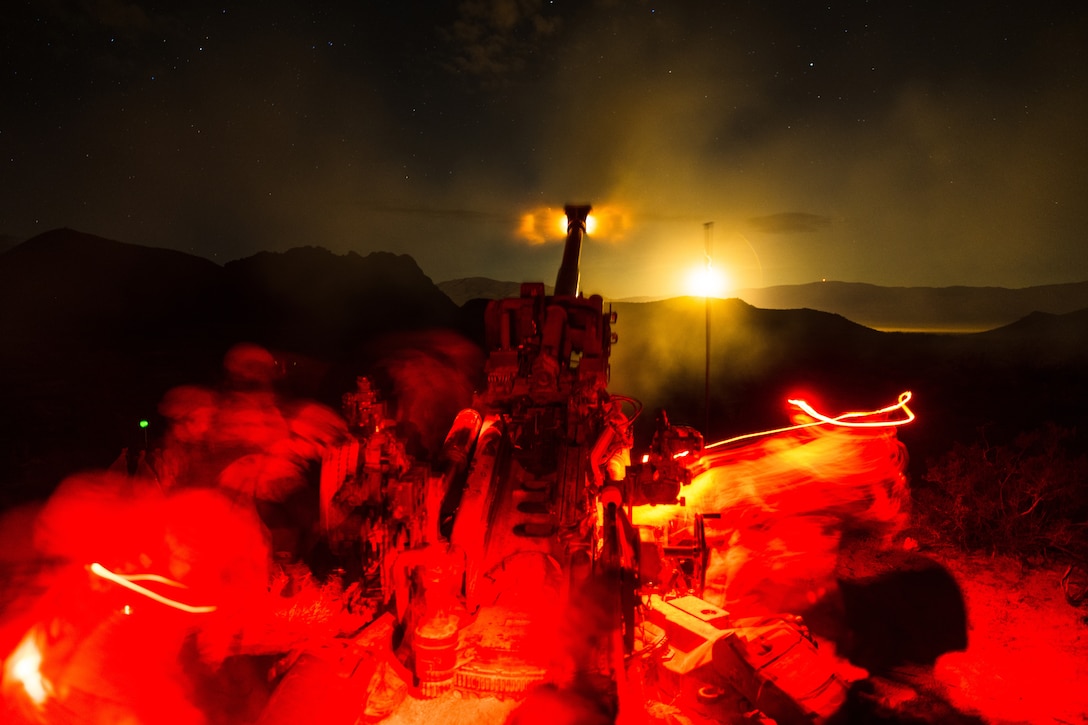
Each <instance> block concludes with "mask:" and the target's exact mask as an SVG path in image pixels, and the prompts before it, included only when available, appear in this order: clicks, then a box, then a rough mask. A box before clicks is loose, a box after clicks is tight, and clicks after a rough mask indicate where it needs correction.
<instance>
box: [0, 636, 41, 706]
mask: <svg viewBox="0 0 1088 725" xmlns="http://www.w3.org/2000/svg"><path fill="white" fill-rule="evenodd" d="M41 665H42V652H41V649H39V648H38V642H37V638H36V636H35V630H33V629H32V630H31V631H30V632H28V633H27V635H26V637H24V638H23V641H22V642H21V643H20V644H19V646H18V647H16V648H15V651H14V652H12V653H11V656H10V657H9V658H8V660H7V663H6V664H5V666H4V678H5V679H7V680H9V681H14V682H18V683H19V684H21V685H22V686H23V690H24V691H25V692H26V694H27V696H28V697H29V698H30V699H31V701H32V702H33V703H34V704H35V705H38V706H40V705H42V704H43V703H44V702H45V700H46V698H47V697H48V696H49V694H50V692H51V691H52V686H51V685H50V683H49V681H48V680H46V679H45V678H44V677H43V676H42V673H41Z"/></svg>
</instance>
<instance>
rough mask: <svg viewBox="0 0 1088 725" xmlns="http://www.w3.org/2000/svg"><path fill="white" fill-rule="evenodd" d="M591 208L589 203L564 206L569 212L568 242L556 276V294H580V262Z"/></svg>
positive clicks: (571, 295) (574, 295) (569, 295)
mask: <svg viewBox="0 0 1088 725" xmlns="http://www.w3.org/2000/svg"><path fill="white" fill-rule="evenodd" d="M590 209H592V207H591V206H590V205H589V204H567V205H566V206H565V207H563V211H564V212H566V214H567V243H566V245H565V246H564V247H563V262H562V264H560V265H559V274H558V275H557V276H556V278H555V294H556V295H565V296H568V297H577V296H578V287H579V283H580V281H581V279H580V278H581V272H579V270H578V264H579V260H580V259H581V257H582V237H584V236H585V234H586V218H587V217H589V211H590Z"/></svg>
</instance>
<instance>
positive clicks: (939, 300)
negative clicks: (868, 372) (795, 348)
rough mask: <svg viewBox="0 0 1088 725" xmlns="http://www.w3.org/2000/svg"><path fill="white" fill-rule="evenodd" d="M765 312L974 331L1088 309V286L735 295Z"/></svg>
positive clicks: (854, 287)
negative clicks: (813, 312)
mask: <svg viewBox="0 0 1088 725" xmlns="http://www.w3.org/2000/svg"><path fill="white" fill-rule="evenodd" d="M735 296H736V297H739V298H740V299H742V300H744V301H745V302H747V303H749V304H751V305H755V306H756V307H761V308H764V309H779V310H785V309H801V308H808V309H813V310H821V311H823V312H833V313H835V314H837V315H842V316H843V317H845V318H847V319H849V320H852V321H854V322H856V323H858V324H859V325H865V326H866V327H871V328H873V329H875V330H888V331H892V330H902V331H919V332H975V331H980V330H992V329H994V328H997V327H1001V326H1003V325H1008V324H1010V323H1013V322H1016V321H1017V320H1019V319H1021V318H1024V317H1026V316H1028V315H1029V314H1031V313H1032V312H1047V313H1050V314H1056V315H1061V314H1066V313H1068V312H1076V311H1077V310H1083V309H1086V308H1088V282H1074V283H1069V284H1055V285H1045V286H1039V287H1024V288H1021V289H1007V288H1004V287H878V286H876V285H871V284H859V283H853V282H814V283H812V284H802V285H789V286H780V287H765V288H762V289H745V290H740V291H738V292H737V293H736V294H735Z"/></svg>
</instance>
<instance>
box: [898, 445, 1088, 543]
mask: <svg viewBox="0 0 1088 725" xmlns="http://www.w3.org/2000/svg"><path fill="white" fill-rule="evenodd" d="M1077 442H1078V441H1077V435H1076V431H1075V430H1072V429H1067V428H1062V427H1059V426H1056V425H1053V424H1048V425H1046V426H1044V427H1042V428H1039V429H1036V430H1032V431H1029V432H1026V433H1021V434H1020V435H1018V436H1016V438H1015V439H1013V440H1012V441H1011V442H1010V443H1007V444H1002V445H993V444H990V443H989V442H988V441H987V439H986V436H985V432H984V431H983V432H982V433H981V435H980V440H978V441H977V442H975V443H973V444H971V445H963V444H959V443H957V444H956V445H955V446H954V447H953V448H952V450H951V451H949V452H948V453H946V454H944V455H943V456H942V457H940V458H938V459H936V460H931V461H929V462H928V465H927V469H928V471H927V474H926V476H925V478H926V481H925V482H924V483H923V485H921V486H919V487H918V488H917V490H916V491H915V514H916V521H915V523H916V524H917V525H919V526H921V527H923V528H928V529H929V530H930V532H931V533H932V534H933V535H934V536H935V537H936V538H938V539H940V540H942V541H945V542H947V543H952V544H954V545H956V546H958V547H960V548H962V549H964V550H967V551H986V552H990V553H999V554H1008V555H1012V556H1016V557H1019V558H1020V559H1022V560H1028V559H1034V558H1038V557H1047V556H1049V555H1053V554H1059V553H1060V554H1064V555H1066V556H1072V557H1074V558H1077V559H1082V560H1088V456H1085V454H1084V453H1083V447H1082V446H1078V445H1077Z"/></svg>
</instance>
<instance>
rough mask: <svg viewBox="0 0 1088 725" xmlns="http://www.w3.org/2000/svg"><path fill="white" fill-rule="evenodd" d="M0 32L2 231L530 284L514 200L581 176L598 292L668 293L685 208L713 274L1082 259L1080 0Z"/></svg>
mask: <svg viewBox="0 0 1088 725" xmlns="http://www.w3.org/2000/svg"><path fill="white" fill-rule="evenodd" d="M431 8H438V9H431ZM0 38H2V57H3V63H2V72H3V74H2V80H0V83H2V86H0V163H2V164H3V171H2V174H0V234H2V235H4V238H3V241H2V243H0V248H3V247H6V246H10V245H11V244H13V243H15V242H17V241H19V240H22V239H26V238H28V237H30V236H33V235H35V234H37V233H40V232H42V231H46V230H48V229H53V228H57V227H64V226H66V227H72V228H75V229H78V230H81V231H85V232H90V233H93V234H98V235H100V236H105V237H109V238H112V239H117V240H120V241H125V242H131V243H136V244H144V245H149V246H160V247H169V248H174V249H180V250H184V251H189V252H191V253H194V254H199V255H202V256H207V257H209V258H211V259H213V260H216V261H218V262H226V261H229V260H231V259H237V258H239V257H244V256H248V255H251V254H254V253H256V252H258V251H261V250H272V251H277V250H284V249H288V248H291V247H295V246H302V245H317V246H322V247H326V248H328V249H330V250H333V251H335V252H337V253H344V252H347V251H349V250H354V251H356V252H359V253H361V254H366V253H368V252H371V251H377V250H385V251H392V252H398V253H408V254H411V255H412V256H413V257H414V258H415V259H416V260H417V261H418V262H419V264H420V266H421V267H422V268H423V270H424V272H425V273H427V274H428V275H429V276H430V277H431V278H432V279H434V280H435V281H436V282H437V281H443V280H446V279H452V278H457V277H466V276H488V277H494V278H498V279H507V280H513V281H523V280H532V279H541V280H543V281H546V282H548V283H551V282H552V281H554V278H555V270H556V269H557V267H558V261H559V258H560V256H561V251H560V248H559V246H558V244H557V243H558V242H560V241H561V239H562V235H561V233H560V232H559V231H558V229H557V228H555V229H553V228H551V223H550V222H548V223H545V218H546V214H544V213H542V212H540V211H539V210H541V209H543V208H545V207H552V208H553V209H559V208H561V207H562V205H563V204H564V203H565V202H580V201H590V202H592V203H593V204H594V205H595V207H597V208H598V209H599V211H600V215H599V228H598V230H597V232H595V233H594V235H593V236H592V237H591V239H590V240H589V241H588V242H587V244H586V246H585V248H584V250H583V257H582V261H583V264H582V280H583V287H584V289H586V290H587V291H591V292H592V291H596V292H601V293H604V294H605V295H608V296H612V297H626V296H634V295H667V294H682V293H683V292H684V291H685V288H684V280H685V278H686V276H687V272H688V271H689V270H690V269H692V268H694V267H698V266H699V265H700V264H702V262H703V259H704V256H703V252H704V242H705V240H706V234H705V228H704V222H710V221H713V222H714V226H713V230H712V234H711V235H710V236H711V241H712V246H713V257H714V263H715V266H717V267H719V268H723V269H725V270H726V272H727V274H729V275H730V277H731V278H732V284H733V285H734V286H735V287H756V286H769V285H777V284H796V283H805V282H811V281H816V280H820V279H829V280H832V279H833V280H843V281H855V282H870V283H875V284H881V285H904V286H916V285H917V286H947V285H959V284H963V285H1000V286H1007V287H1023V286H1029V285H1037V284H1049V283H1059V282H1073V281H1081V280H1086V279H1088V239H1086V238H1085V229H1086V228H1088V172H1086V170H1088V133H1086V125H1088V124H1086V122H1085V119H1086V118H1088V62H1086V61H1088V58H1086V55H1088V4H1084V3H1077V2H1045V1H1044V2H1015V3H1008V2H1000V1H999V2H981V1H968V2H931V3H912V2H892V1H891V0H881V1H879V2H877V1H874V2H851V3H840V2H831V1H828V0H825V1H824V2H819V3H816V2H755V1H753V2H724V3H711V2H675V1H674V2H669V1H668V0H662V1H661V2H639V1H637V0H632V1H630V2H626V1H622V0H587V1H585V2H582V1H575V0H554V1H553V2H548V1H547V0H465V1H463V2H449V3H411V2H392V1H391V2H366V1H364V0H359V1H357V2H347V1H343V2H306V1H304V0H296V1H295V2H289V1H286V0H253V1H252V2H245V3H223V4H214V5H213V4H209V3H205V2H169V3H168V2H127V1H126V0H31V1H30V2H26V1H24V0H11V1H10V2H6V3H4V7H3V9H2V10H0ZM534 213H535V216H533V217H530V218H527V216H526V215H529V214H534ZM530 220H532V221H533V222H534V224H530V223H529V221H530ZM542 227H544V228H542ZM541 239H546V240H547V242H546V243H541V242H540V240H541Z"/></svg>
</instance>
